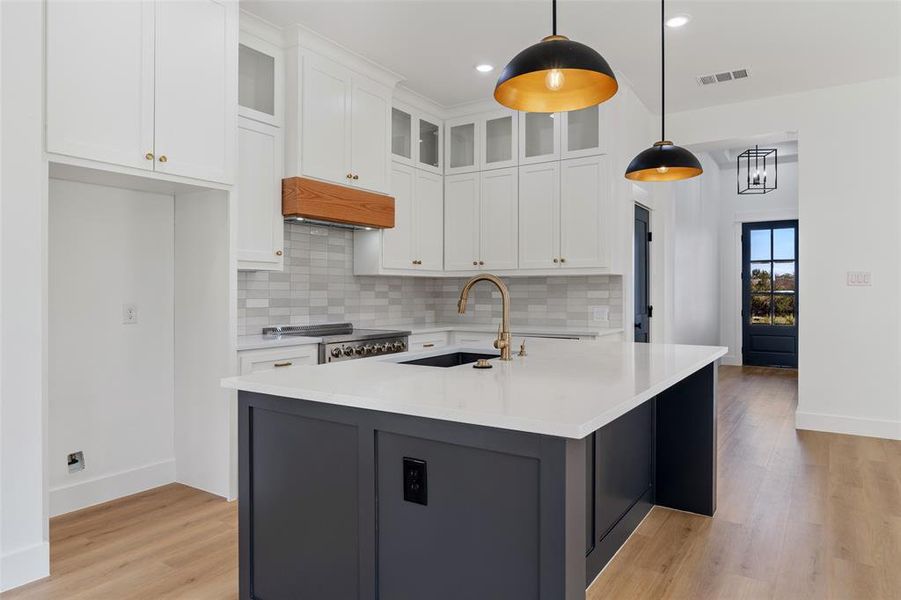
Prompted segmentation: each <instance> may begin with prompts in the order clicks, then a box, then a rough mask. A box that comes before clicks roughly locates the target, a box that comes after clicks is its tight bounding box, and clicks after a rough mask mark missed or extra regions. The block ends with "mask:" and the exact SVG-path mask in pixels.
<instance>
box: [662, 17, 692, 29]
mask: <svg viewBox="0 0 901 600" xmlns="http://www.w3.org/2000/svg"><path fill="white" fill-rule="evenodd" d="M689 21H691V17H690V16H689V15H676V16H675V17H670V18H669V19H667V20H666V26H667V27H669V28H670V29H678V28H679V27H684V26H685V25H687V24H688V22H689Z"/></svg>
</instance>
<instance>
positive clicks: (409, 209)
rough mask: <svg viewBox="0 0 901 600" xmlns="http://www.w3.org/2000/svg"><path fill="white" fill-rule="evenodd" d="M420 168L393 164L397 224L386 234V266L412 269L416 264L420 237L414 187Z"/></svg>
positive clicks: (383, 247)
mask: <svg viewBox="0 0 901 600" xmlns="http://www.w3.org/2000/svg"><path fill="white" fill-rule="evenodd" d="M415 185H416V169H414V168H413V167H410V166H408V165H403V164H399V163H395V164H394V165H392V167H391V195H392V196H394V227H392V228H391V229H385V230H384V231H382V232H381V235H382V266H383V267H384V268H386V269H409V268H411V267H413V266H415V261H416V243H415V241H416V238H415V231H414V227H413V222H414V216H413V194H414V191H413V188H414V186H415Z"/></svg>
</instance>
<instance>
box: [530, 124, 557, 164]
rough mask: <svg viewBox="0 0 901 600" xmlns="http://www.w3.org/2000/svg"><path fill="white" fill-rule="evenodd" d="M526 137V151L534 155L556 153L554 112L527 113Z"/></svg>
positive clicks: (531, 155)
mask: <svg viewBox="0 0 901 600" xmlns="http://www.w3.org/2000/svg"><path fill="white" fill-rule="evenodd" d="M524 117H525V119H526V139H525V153H526V156H527V157H529V158H531V157H533V156H545V155H552V154H553V153H554V118H555V115H554V114H553V113H525V115H524Z"/></svg>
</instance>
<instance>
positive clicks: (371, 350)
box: [363, 344, 375, 356]
mask: <svg viewBox="0 0 901 600" xmlns="http://www.w3.org/2000/svg"><path fill="white" fill-rule="evenodd" d="M367 354H375V348H374V347H373V346H372V344H366V345H365V346H363V355H364V356H365V355H367Z"/></svg>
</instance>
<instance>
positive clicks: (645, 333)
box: [632, 203, 654, 342]
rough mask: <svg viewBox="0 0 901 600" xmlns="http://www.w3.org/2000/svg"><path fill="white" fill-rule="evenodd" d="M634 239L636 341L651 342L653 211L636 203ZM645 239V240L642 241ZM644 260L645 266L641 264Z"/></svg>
mask: <svg viewBox="0 0 901 600" xmlns="http://www.w3.org/2000/svg"><path fill="white" fill-rule="evenodd" d="M633 225H634V238H633V241H632V244H633V248H632V255H633V262H634V265H633V269H632V273H633V275H634V281H633V282H632V294H633V307H634V313H635V314H634V315H633V316H634V319H633V321H634V324H635V329H634V334H635V337H634V341H636V342H650V341H651V318H652V317H653V315H654V307H653V306H652V305H651V240H652V237H651V236H652V234H651V209H649V208H648V207H646V206H643V205H641V204H638V203H635V205H634V209H633ZM641 238H644V239H641ZM642 259H643V264H641V262H642ZM642 271H643V272H642Z"/></svg>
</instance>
